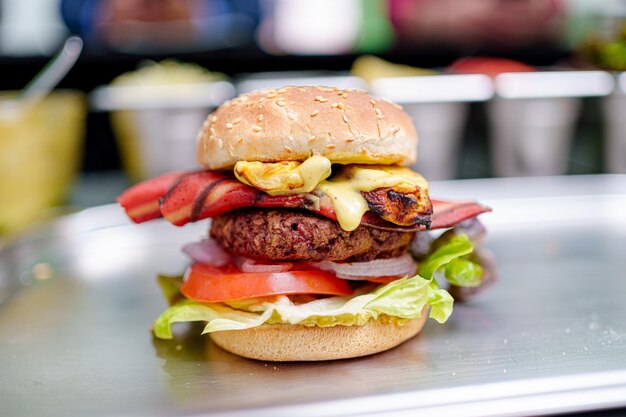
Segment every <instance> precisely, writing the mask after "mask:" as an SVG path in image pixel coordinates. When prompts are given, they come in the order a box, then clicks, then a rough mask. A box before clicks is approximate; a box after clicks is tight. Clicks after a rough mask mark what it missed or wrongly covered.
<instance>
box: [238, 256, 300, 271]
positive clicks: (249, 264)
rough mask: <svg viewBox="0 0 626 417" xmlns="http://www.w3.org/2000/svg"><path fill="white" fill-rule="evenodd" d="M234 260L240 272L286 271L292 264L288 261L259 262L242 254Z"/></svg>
mask: <svg viewBox="0 0 626 417" xmlns="http://www.w3.org/2000/svg"><path fill="white" fill-rule="evenodd" d="M236 262H237V266H238V267H239V269H241V271H242V272H287V271H289V270H290V269H291V268H292V267H293V264H292V263H290V262H280V263H276V264H260V263H257V261H255V260H254V259H250V258H246V257H243V256H238V257H237V259H236Z"/></svg>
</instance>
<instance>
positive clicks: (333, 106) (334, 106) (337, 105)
mask: <svg viewBox="0 0 626 417" xmlns="http://www.w3.org/2000/svg"><path fill="white" fill-rule="evenodd" d="M330 107H332V108H333V109H336V108H337V107H339V103H333V104H331V105H330Z"/></svg>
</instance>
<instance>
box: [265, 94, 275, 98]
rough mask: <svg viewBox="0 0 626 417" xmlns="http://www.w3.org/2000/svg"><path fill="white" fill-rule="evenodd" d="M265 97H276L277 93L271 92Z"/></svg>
mask: <svg viewBox="0 0 626 417" xmlns="http://www.w3.org/2000/svg"><path fill="white" fill-rule="evenodd" d="M265 97H267V98H274V97H276V93H269V94H268V95H266V96H265Z"/></svg>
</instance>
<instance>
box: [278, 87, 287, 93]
mask: <svg viewBox="0 0 626 417" xmlns="http://www.w3.org/2000/svg"><path fill="white" fill-rule="evenodd" d="M278 92H279V93H280V94H283V93H286V92H287V89H286V88H281V89H280V90H278Z"/></svg>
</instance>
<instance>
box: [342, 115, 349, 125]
mask: <svg viewBox="0 0 626 417" xmlns="http://www.w3.org/2000/svg"><path fill="white" fill-rule="evenodd" d="M343 121H344V122H346V123H348V116H346V115H345V114H344V115H343Z"/></svg>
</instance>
